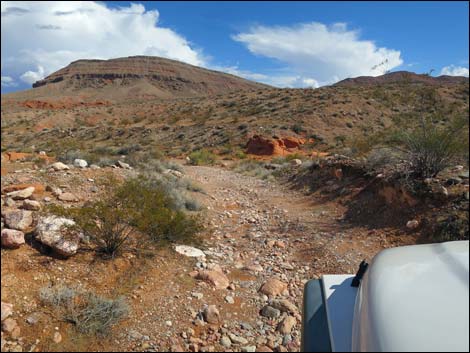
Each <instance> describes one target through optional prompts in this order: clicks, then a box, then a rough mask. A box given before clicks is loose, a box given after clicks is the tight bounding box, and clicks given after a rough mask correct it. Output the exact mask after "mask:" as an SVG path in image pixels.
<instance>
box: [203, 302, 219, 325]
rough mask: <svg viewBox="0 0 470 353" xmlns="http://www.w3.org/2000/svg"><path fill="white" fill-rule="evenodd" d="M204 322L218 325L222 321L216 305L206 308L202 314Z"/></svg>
mask: <svg viewBox="0 0 470 353" xmlns="http://www.w3.org/2000/svg"><path fill="white" fill-rule="evenodd" d="M202 315H203V317H204V320H205V321H206V322H207V323H209V324H214V325H215V324H218V323H219V320H220V314H219V310H217V307H216V306H215V305H209V306H206V307H205V308H204V311H203V312H202Z"/></svg>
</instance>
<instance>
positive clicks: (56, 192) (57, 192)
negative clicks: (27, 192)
mask: <svg viewBox="0 0 470 353" xmlns="http://www.w3.org/2000/svg"><path fill="white" fill-rule="evenodd" d="M50 189H51V192H52V195H54V196H55V197H58V196H59V195H60V194H62V192H63V191H62V189H61V188H56V187H51V188H50Z"/></svg>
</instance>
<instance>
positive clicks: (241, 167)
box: [234, 159, 272, 180]
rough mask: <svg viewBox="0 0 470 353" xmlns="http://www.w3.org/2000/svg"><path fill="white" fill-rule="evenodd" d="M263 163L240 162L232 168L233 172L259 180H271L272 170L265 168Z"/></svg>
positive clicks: (248, 160)
mask: <svg viewBox="0 0 470 353" xmlns="http://www.w3.org/2000/svg"><path fill="white" fill-rule="evenodd" d="M265 165H266V164H265V163H263V162H259V161H255V160H250V159H247V160H242V161H240V162H239V163H237V164H236V165H235V166H234V171H235V172H237V173H240V174H244V175H248V176H252V177H255V178H259V179H264V180H266V179H272V170H268V169H266V168H265Z"/></svg>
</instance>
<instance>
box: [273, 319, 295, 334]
mask: <svg viewBox="0 0 470 353" xmlns="http://www.w3.org/2000/svg"><path fill="white" fill-rule="evenodd" d="M296 324H297V319H296V318H295V317H293V316H286V317H285V318H284V319H283V320H282V321H281V322H280V323H279V325H278V326H277V330H278V331H279V332H280V333H282V334H283V335H287V334H290V333H291V332H292V329H293V328H294V326H295V325H296Z"/></svg>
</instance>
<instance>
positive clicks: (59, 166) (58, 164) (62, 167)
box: [51, 162, 70, 171]
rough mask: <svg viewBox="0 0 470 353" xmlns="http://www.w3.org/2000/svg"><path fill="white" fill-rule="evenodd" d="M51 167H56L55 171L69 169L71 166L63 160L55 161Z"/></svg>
mask: <svg viewBox="0 0 470 353" xmlns="http://www.w3.org/2000/svg"><path fill="white" fill-rule="evenodd" d="M51 168H52V169H54V170H55V171H59V170H69V169H70V167H69V166H68V165H66V164H64V163H62V162H55V163H53V164H52V165H51Z"/></svg>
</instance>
